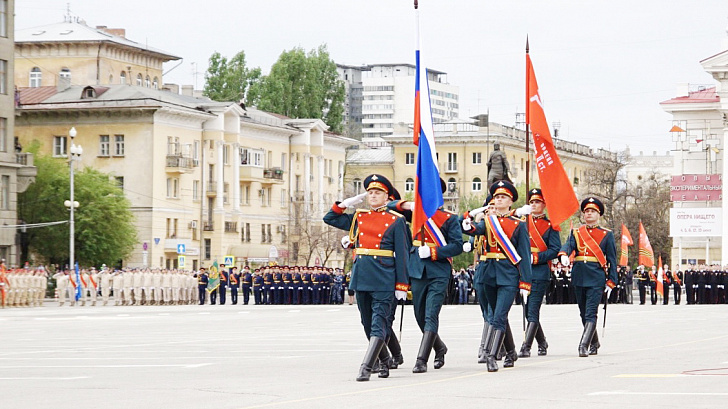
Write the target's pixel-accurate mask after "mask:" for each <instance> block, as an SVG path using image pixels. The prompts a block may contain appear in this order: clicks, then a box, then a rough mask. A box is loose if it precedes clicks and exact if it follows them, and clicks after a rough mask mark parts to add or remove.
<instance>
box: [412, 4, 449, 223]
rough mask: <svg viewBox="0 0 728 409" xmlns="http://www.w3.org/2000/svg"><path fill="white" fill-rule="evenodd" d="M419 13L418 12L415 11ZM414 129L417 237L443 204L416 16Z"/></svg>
mask: <svg viewBox="0 0 728 409" xmlns="http://www.w3.org/2000/svg"><path fill="white" fill-rule="evenodd" d="M417 13H419V11H417ZM415 59H416V62H417V73H416V74H415V125H414V132H413V134H412V137H413V142H414V144H415V145H417V147H418V149H417V176H416V179H415V207H414V210H413V212H412V231H413V232H414V233H415V234H417V232H418V231H420V229H421V228H422V226H423V225H425V223H427V221H428V219H429V218H430V217H432V216H433V215H434V214H435V212H436V211H437V209H438V208H439V207H440V206H442V205H443V204H444V200H443V198H442V190H441V188H440V171H439V169H438V167H437V152H436V150H435V133H434V129H433V126H432V109H431V107H430V87H429V84H428V81H427V68H425V67H424V66H423V65H422V63H421V62H420V28H419V14H418V16H417V50H416V51H415Z"/></svg>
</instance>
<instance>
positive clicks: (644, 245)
mask: <svg viewBox="0 0 728 409" xmlns="http://www.w3.org/2000/svg"><path fill="white" fill-rule="evenodd" d="M639 249H640V257H639V263H640V264H641V265H643V266H645V267H652V266H654V265H655V253H654V252H653V251H652V245H651V244H650V239H649V238H648V237H647V232H646V231H645V226H643V225H642V222H640V245H639Z"/></svg>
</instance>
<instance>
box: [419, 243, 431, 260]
mask: <svg viewBox="0 0 728 409" xmlns="http://www.w3.org/2000/svg"><path fill="white" fill-rule="evenodd" d="M417 253H419V255H420V258H430V256H431V255H432V250H430V246H420V248H419V249H417Z"/></svg>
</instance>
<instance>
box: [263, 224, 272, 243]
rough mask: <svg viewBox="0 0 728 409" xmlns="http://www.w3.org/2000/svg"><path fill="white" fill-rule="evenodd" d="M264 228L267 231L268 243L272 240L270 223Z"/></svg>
mask: <svg viewBox="0 0 728 409" xmlns="http://www.w3.org/2000/svg"><path fill="white" fill-rule="evenodd" d="M265 227H266V230H267V231H268V243H272V242H273V233H272V232H271V228H270V224H266V225H265Z"/></svg>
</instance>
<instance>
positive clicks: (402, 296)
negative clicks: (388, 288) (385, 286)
mask: <svg viewBox="0 0 728 409" xmlns="http://www.w3.org/2000/svg"><path fill="white" fill-rule="evenodd" d="M394 298H396V299H397V300H399V301H404V300H406V299H407V291H402V290H394Z"/></svg>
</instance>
